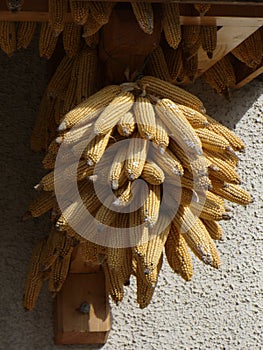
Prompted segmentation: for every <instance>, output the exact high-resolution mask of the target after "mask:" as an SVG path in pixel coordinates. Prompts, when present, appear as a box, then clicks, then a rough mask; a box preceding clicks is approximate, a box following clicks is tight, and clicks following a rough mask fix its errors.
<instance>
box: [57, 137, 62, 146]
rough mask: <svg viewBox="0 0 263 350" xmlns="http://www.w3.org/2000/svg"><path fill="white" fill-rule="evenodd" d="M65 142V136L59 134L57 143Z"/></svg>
mask: <svg viewBox="0 0 263 350" xmlns="http://www.w3.org/2000/svg"><path fill="white" fill-rule="evenodd" d="M62 142H63V136H58V137H57V138H56V143H58V144H59V145H60V144H61V143H62Z"/></svg>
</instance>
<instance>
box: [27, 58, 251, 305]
mask: <svg viewBox="0 0 263 350" xmlns="http://www.w3.org/2000/svg"><path fill="white" fill-rule="evenodd" d="M70 60H72V59H70V58H65V59H64V60H63V62H62V63H61V67H59V69H58V71H57V72H56V74H55V76H56V75H57V77H58V76H61V80H63V81H64V80H66V78H64V75H63V74H66V73H65V72H66V70H67V68H66V67H67V66H68V65H69V66H70V67H71V66H72V65H73V66H74V63H73V64H72V63H71V61H70ZM69 77H70V78H67V79H73V77H72V75H70V74H69ZM56 84H57V82H56V80H55V77H54V80H52V81H51V82H50V84H49V87H48V89H47V92H48V94H51V95H52V96H54V95H56V94H57V93H58V91H60V89H61V87H60V85H59V84H58V85H56ZM76 86H78V84H77V85H76ZM62 90H63V89H62ZM80 95H81V94H80ZM79 102H80V101H79ZM59 123H60V124H59V128H58V129H59V134H58V135H57V137H56V139H55V140H53V141H52V142H51V143H50V146H49V148H48V150H47V154H46V156H45V158H44V161H43V164H44V166H45V168H47V169H49V170H50V172H49V173H48V174H47V175H45V176H44V177H43V178H42V179H41V180H40V182H39V184H38V185H37V186H36V187H35V188H36V189H37V190H38V191H40V192H41V193H40V195H39V196H38V197H37V199H36V200H35V201H34V202H33V203H32V204H31V205H30V206H29V208H28V212H27V216H33V217H38V216H40V215H42V214H44V213H45V212H47V211H51V220H52V230H51V233H50V235H49V236H48V237H47V238H46V239H45V240H44V241H41V242H40V243H39V244H38V245H37V247H36V249H35V251H34V253H33V257H32V261H31V264H30V271H29V274H28V279H27V283H26V287H25V297H24V306H25V308H27V309H32V308H33V306H34V304H35V302H36V299H37V295H38V293H39V290H40V287H41V284H42V282H43V280H44V279H48V281H49V282H48V287H49V290H50V291H51V292H52V293H53V295H55V293H57V292H58V291H59V290H60V288H61V287H62V285H63V282H64V281H65V278H66V276H67V273H68V269H69V266H70V259H71V253H72V251H73V248H74V247H75V246H78V247H79V252H80V253H81V254H82V258H83V260H85V261H87V262H90V263H93V264H101V265H102V267H103V270H104V273H105V278H106V285H107V289H108V292H109V294H110V295H111V297H112V299H113V300H114V301H115V302H116V303H118V302H120V301H121V300H122V298H123V295H124V286H125V285H127V283H128V281H129V279H130V277H131V275H134V276H135V277H136V280H137V301H138V304H139V305H140V307H141V308H143V307H146V306H147V305H148V304H149V302H150V300H151V298H152V295H153V292H154V288H155V286H156V283H157V280H158V275H159V272H160V269H161V266H162V261H163V254H166V256H167V260H168V263H169V264H170V266H171V268H172V269H173V270H174V271H175V272H176V273H178V274H179V275H180V276H181V277H182V278H184V279H185V280H190V279H191V277H192V274H193V267H192V258H191V256H190V253H189V252H190V251H192V252H193V253H194V254H195V255H196V256H197V258H199V259H200V260H201V261H203V262H204V263H205V264H208V265H210V266H211V267H214V268H218V267H219V266H220V258H219V255H218V252H217V249H216V244H215V242H214V240H218V239H220V238H221V237H222V230H221V228H220V225H219V224H218V222H219V221H220V220H227V219H229V218H230V213H229V209H228V207H227V205H226V204H225V199H226V200H228V201H232V202H235V203H238V204H242V205H247V204H248V203H250V201H251V198H250V196H249V194H248V193H247V192H246V191H245V190H244V189H243V188H241V187H240V178H239V175H238V173H237V171H236V166H237V159H238V158H237V156H236V154H235V151H241V150H243V148H244V144H243V142H242V141H241V140H240V138H239V137H238V136H236V135H235V134H234V133H232V132H231V131H230V130H228V129H227V128H226V127H225V126H223V125H221V124H219V123H218V122H216V121H215V120H214V119H213V118H211V117H209V116H207V115H206V114H205V109H204V106H203V104H202V102H201V101H200V100H199V99H198V98H197V97H196V96H193V95H192V94H190V93H189V92H186V91H184V90H183V89H181V88H179V87H177V86H174V85H172V84H170V83H168V82H165V81H163V80H160V79H158V78H155V77H152V76H144V77H143V78H141V79H140V80H138V81H136V82H135V83H124V84H121V85H110V86H106V87H104V88H103V89H102V90H99V91H98V92H96V93H95V94H93V95H91V96H90V97H88V98H86V99H84V100H83V101H82V102H80V103H79V104H77V105H76V106H75V107H74V108H73V109H71V110H69V111H68V112H67V113H66V114H65V115H64V117H63V118H62V119H60V121H59ZM123 141H125V142H127V147H123V146H122V143H121V142H123ZM61 144H62V145H61ZM118 144H119V145H120V146H119V147H118ZM112 146H117V147H118V148H117V151H114V152H110V149H111V147H112ZM61 147H64V149H65V150H66V152H63V154H62V155H60V153H59V150H60V148H61ZM57 155H58V157H60V158H61V159H60V162H61V163H62V164H63V167H62V169H61V170H60V168H59V169H55V162H56V157H57ZM79 155H80V156H79ZM76 164H77V168H76V166H75V165H76ZM74 167H75V172H76V174H75V175H76V176H75V178H76V179H75V181H76V182H77V186H78V192H79V198H78V197H76V193H74V191H73V192H72V189H71V188H70V186H67V185H66V186H65V187H64V186H62V187H63V188H62V194H63V200H65V203H67V205H66V207H65V208H63V210H62V209H60V207H59V205H58V202H57V193H58V192H56V194H55V187H56V186H55V183H56V181H59V182H60V183H62V184H63V183H64V181H66V180H67V181H69V179H72V174H74ZM97 167H98V169H100V170H98V171H96V168H97ZM55 174H56V179H55ZM137 179H142V180H143V181H144V183H146V184H147V191H144V190H142V189H141V188H139V189H138V187H136V184H137V183H138V182H137V181H136V180H137ZM55 180H56V181H55ZM72 181H73V180H72ZM109 188H111V190H110V191H109ZM56 191H58V189H56ZM138 203H139V205H137V204H138ZM83 205H84V206H83ZM123 209H125V210H124V211H123ZM86 210H88V212H89V213H90V214H91V215H92V216H93V217H94V218H95V219H96V221H92V224H90V223H89V224H88V225H87V212H86ZM173 211H174V213H173ZM75 224H76V225H79V226H77V228H78V227H79V228H81V232H80V231H78V229H77V228H76V226H75ZM116 228H122V229H123V230H127V229H129V230H130V231H129V243H128V244H127V242H126V245H123V244H122V243H123V242H122V241H121V240H120V239H119V240H117V241H116V242H114V241H113V239H111V240H110V242H107V237H108V236H109V235H110V234H112V233H113V234H114V232H115V231H116ZM83 230H84V231H83ZM83 232H84V233H85V234H83ZM80 233H81V234H80ZM104 233H105V234H104ZM84 236H85V237H86V238H85V237H84ZM88 237H105V240H106V242H105V244H104V246H103V244H99V243H95V242H94V243H93V242H91V241H89V240H87V238H88ZM111 237H112V236H111ZM113 237H114V236H113ZM138 238H139V239H138ZM109 243H110V244H109Z"/></svg>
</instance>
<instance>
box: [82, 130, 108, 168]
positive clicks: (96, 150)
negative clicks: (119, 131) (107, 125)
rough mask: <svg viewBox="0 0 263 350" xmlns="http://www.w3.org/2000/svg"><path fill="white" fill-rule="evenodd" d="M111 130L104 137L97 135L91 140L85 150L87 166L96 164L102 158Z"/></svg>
mask: <svg viewBox="0 0 263 350" xmlns="http://www.w3.org/2000/svg"><path fill="white" fill-rule="evenodd" d="M111 134H112V130H110V131H108V132H107V133H106V134H105V135H97V136H94V137H93V138H92V140H91V141H90V142H89V144H88V146H87V147H86V149H85V157H86V159H87V164H88V165H89V166H91V165H94V164H95V163H97V162H98V161H99V160H100V158H101V157H102V156H103V153H104V151H105V149H106V147H107V145H108V142H109V139H110V136H111Z"/></svg>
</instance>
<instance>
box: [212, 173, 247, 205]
mask: <svg viewBox="0 0 263 350" xmlns="http://www.w3.org/2000/svg"><path fill="white" fill-rule="evenodd" d="M211 182H212V189H211V192H213V193H215V194H217V195H218V196H220V197H222V198H225V199H227V200H229V201H230V202H234V203H238V204H241V205H247V204H249V203H251V202H252V200H251V197H250V194H249V193H248V192H247V191H246V190H245V189H243V188H242V187H240V186H239V185H235V184H230V183H226V182H223V181H219V180H217V179H215V178H212V177H211Z"/></svg>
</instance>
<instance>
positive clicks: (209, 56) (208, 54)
mask: <svg viewBox="0 0 263 350" xmlns="http://www.w3.org/2000/svg"><path fill="white" fill-rule="evenodd" d="M207 57H208V58H209V59H210V60H211V59H212V58H213V52H207Z"/></svg>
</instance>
